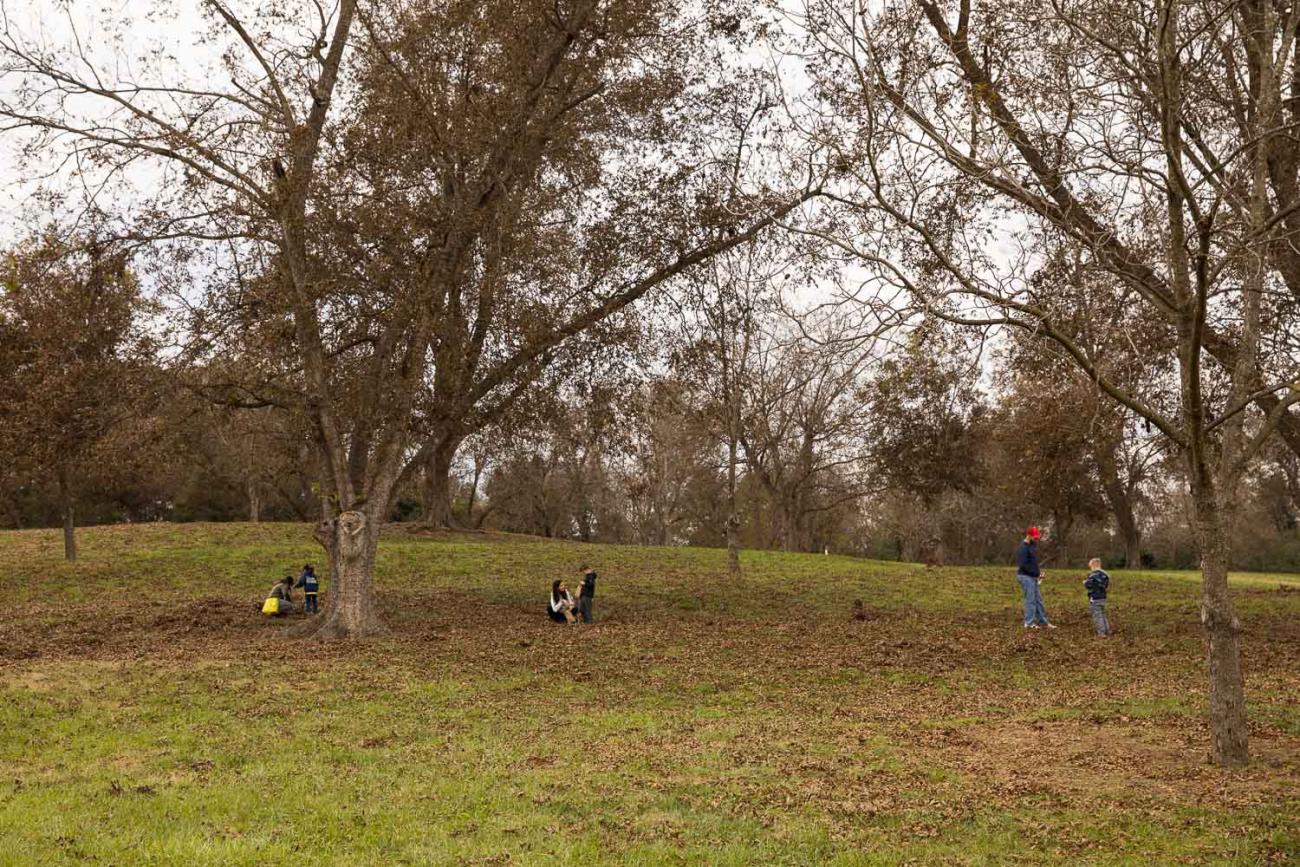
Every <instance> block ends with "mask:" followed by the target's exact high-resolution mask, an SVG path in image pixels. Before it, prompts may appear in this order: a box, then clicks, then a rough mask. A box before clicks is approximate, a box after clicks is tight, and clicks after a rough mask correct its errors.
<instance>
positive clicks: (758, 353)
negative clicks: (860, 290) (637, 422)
mask: <svg viewBox="0 0 1300 867" xmlns="http://www.w3.org/2000/svg"><path fill="white" fill-rule="evenodd" d="M802 327H804V328H805V329H807V332H812V334H813V337H812V339H805V338H803V337H802V336H798V335H797V334H789V335H788V336H786V337H784V338H778V337H774V336H770V335H769V336H767V337H766V338H765V340H764V341H763V343H762V344H761V345H760V346H758V347H756V349H755V351H754V366H753V374H752V376H751V377H750V381H749V383H748V385H747V387H748V389H749V396H748V398H747V399H746V408H747V415H746V418H745V428H744V436H743V438H742V440H741V446H742V448H743V450H744V454H745V462H746V466H747V469H748V472H749V474H750V475H751V476H752V477H753V478H754V479H755V480H756V481H757V482H758V483H759V484H760V485H761V486H762V488H763V490H764V491H765V492H766V493H767V495H768V496H769V497H770V498H771V501H772V505H773V511H774V514H775V518H776V521H775V527H774V530H775V533H776V540H777V544H779V545H780V547H781V548H782V549H784V550H787V551H809V550H814V549H815V548H816V546H817V542H818V541H819V539H818V538H816V537H817V535H818V534H817V533H815V531H814V525H815V521H814V519H815V518H816V516H817V515H819V514H824V513H827V512H830V511H832V510H835V509H838V508H840V507H842V506H845V505H848V504H851V503H854V502H855V501H857V500H859V499H861V498H862V497H863V496H865V495H866V494H867V493H868V492H869V491H870V489H871V480H870V479H869V478H868V477H867V475H866V474H865V472H864V470H865V462H864V461H863V458H864V457H865V446H864V440H863V429H864V419H863V417H862V415H861V413H860V412H859V406H860V403H861V401H862V398H863V388H864V385H865V382H866V375H865V374H866V371H867V370H868V369H869V368H870V367H871V365H872V364H873V363H874V362H875V361H876V360H877V353H878V351H879V348H880V347H879V344H878V342H877V336H876V335H874V334H866V335H864V334H862V333H860V332H858V331H857V330H850V331H848V333H847V334H845V333H844V332H842V331H839V330H837V329H838V328H839V327H840V326H837V325H835V324H826V325H823V326H821V327H819V328H816V329H815V330H814V326H812V325H811V324H809V323H804V324H803V326H802Z"/></svg>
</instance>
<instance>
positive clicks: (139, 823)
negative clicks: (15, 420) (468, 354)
mask: <svg viewBox="0 0 1300 867" xmlns="http://www.w3.org/2000/svg"><path fill="white" fill-rule="evenodd" d="M80 541H81V548H82V553H83V558H82V560H81V561H80V562H79V563H77V564H76V565H75V566H70V565H68V564H65V563H63V562H62V561H61V559H60V556H59V555H60V550H59V547H58V544H59V540H58V535H57V533H55V532H21V533H3V534H0V594H3V596H4V598H5V600H6V603H5V605H6V608H5V613H4V617H3V619H0V864H15V865H17V864H22V865H27V864H33V863H38V864H39V863H49V864H79V863H105V864H167V865H171V864H187V865H188V864H196V865H202V864H213V865H217V864H220V865H227V864H250V865H251V864H257V865H264V864H299V863H310V864H356V865H372V864H474V863H479V864H493V863H495V864H504V863H509V864H536V865H544V864H545V865H550V864H607V863H627V864H637V865H642V864H646V865H655V864H708V865H714V864H719V865H728V864H735V865H741V864H746V865H747V864H762V865H767V864H774V865H775V864H790V865H808V864H843V865H870V864H902V863H918V864H935V863H939V864H946V863H951V864H1005V863H1027V864H1029V863H1044V864H1046V863H1062V862H1072V863H1084V864H1153V863H1158V864H1164V863H1168V864H1176V863H1193V864H1200V863H1204V864H1209V863H1236V864H1261V863H1289V862H1291V861H1294V860H1296V859H1300V831H1298V830H1297V828H1300V791H1298V790H1297V785H1296V780H1297V779H1300V616H1297V615H1300V592H1296V590H1292V589H1289V588H1292V587H1297V586H1300V581H1298V580H1297V578H1296V576H1234V581H1233V583H1234V587H1235V588H1236V590H1235V602H1236V605H1237V607H1238V610H1239V613H1240V615H1241V618H1242V620H1243V624H1244V630H1245V631H1244V654H1245V664H1246V670H1247V678H1248V696H1247V697H1248V701H1249V703H1250V704H1249V710H1250V715H1251V725H1252V748H1253V753H1254V761H1253V763H1252V765H1251V766H1250V767H1249V768H1248V769H1246V770H1244V771H1237V772H1228V771H1222V770H1219V769H1217V768H1214V767H1212V766H1210V765H1208V764H1207V763H1206V761H1205V752H1206V745H1207V741H1208V738H1207V732H1206V730H1205V725H1204V722H1203V718H1202V717H1203V708H1204V678H1205V675H1204V672H1203V648H1202V643H1201V635H1200V627H1199V623H1198V614H1197V609H1198V596H1199V594H1198V588H1197V585H1196V583H1195V576H1192V575H1189V574H1181V573H1158V574H1157V573H1132V574H1126V573H1123V572H1118V573H1116V574H1115V578H1114V581H1113V584H1112V587H1113V591H1112V603H1111V611H1112V620H1113V622H1114V623H1115V624H1116V626H1117V627H1118V628H1119V630H1120V634H1119V635H1117V636H1116V637H1115V638H1113V639H1111V640H1108V641H1099V640H1096V639H1094V638H1092V637H1091V636H1090V634H1089V625H1088V620H1087V611H1086V602H1085V600H1084V599H1083V598H1082V595H1083V594H1082V588H1081V587H1080V586H1079V584H1080V582H1081V581H1082V578H1083V576H1082V574H1078V575H1075V574H1073V573H1072V572H1069V573H1067V572H1053V573H1052V574H1051V575H1050V576H1049V578H1048V581H1047V584H1046V588H1047V589H1046V596H1047V603H1048V607H1049V610H1050V611H1051V613H1052V614H1053V616H1054V618H1055V619H1056V621H1057V622H1058V623H1059V624H1061V626H1062V628H1061V629H1059V630H1058V631H1056V632H1054V633H1046V632H1043V633H1035V634H1026V633H1024V632H1023V631H1022V630H1020V629H1019V628H1018V623H1019V616H1018V610H1019V600H1018V598H1017V589H1016V586H1015V582H1014V579H1013V578H1012V577H1011V576H1010V574H1009V572H1008V570H1006V569H980V568H972V569H962V568H946V569H932V570H926V569H924V568H922V567H919V566H912V565H906V564H896V563H875V562H865V561H858V560H852V559H848V558H841V557H825V556H813V555H788V554H780V553H747V554H746V555H745V567H746V569H745V574H744V576H743V577H742V578H741V579H740V580H738V581H736V580H732V579H730V578H729V577H728V576H727V575H726V565H725V555H724V553H723V552H721V551H715V550H701V549H647V548H633V547H613V546H581V545H576V544H566V543H555V542H541V541H537V540H532V539H525V538H512V537H508V536H472V535H447V534H438V535H434V536H427V535H424V534H420V533H417V532H407V531H401V530H395V531H393V532H392V533H390V534H389V537H388V538H386V540H385V542H384V543H383V545H382V548H381V559H380V564H379V579H378V585H379V594H380V602H381V605H382V606H383V608H384V610H385V612H386V615H385V617H386V621H387V622H388V623H389V625H390V626H391V627H392V635H391V637H389V638H385V639H382V640H376V641H370V642H364V643H354V642H344V643H337V644H326V645H321V644H316V643H310V642H303V641H299V640H295V639H292V638H289V637H288V636H287V635H286V634H285V627H286V626H289V625H290V624H287V623H285V622H282V621H268V620H265V619H263V618H261V617H260V615H258V614H257V606H258V604H259V603H260V601H261V598H262V596H263V594H264V593H265V592H266V590H267V588H268V587H269V586H270V584H271V583H272V581H273V580H274V579H275V578H276V577H278V576H279V575H281V574H283V573H285V572H286V571H295V572H296V569H297V568H300V567H301V565H302V563H303V562H306V561H308V560H311V561H314V562H318V561H319V560H320V557H319V549H317V548H316V547H315V546H314V544H313V543H312V542H311V540H310V534H309V532H308V529H307V528H305V527H302V526H296V525H259V526H253V525H191V526H169V525H156V526H140V527H105V528H98V529H94V530H87V531H82V532H81V538H80ZM585 560H590V561H591V562H592V563H593V564H594V565H595V567H596V568H597V569H598V570H599V571H600V574H601V578H600V586H599V591H598V596H597V600H596V603H597V604H596V611H597V617H598V624H597V625H596V626H595V627H594V628H586V627H574V628H565V627H559V626H553V625H551V624H550V623H548V622H546V621H545V620H544V618H543V614H542V608H543V605H544V604H545V598H546V593H547V590H548V588H549V584H550V581H551V580H552V579H553V578H554V577H568V578H570V579H571V580H573V579H576V574H575V573H576V571H577V568H578V566H579V565H580V564H581V563H582V562H583V561H585ZM855 599H861V600H862V602H863V603H864V605H865V606H866V609H867V612H868V619H867V620H865V621H858V620H854V619H853V618H852V617H851V616H850V614H851V610H852V608H851V606H852V602H853V600H855Z"/></svg>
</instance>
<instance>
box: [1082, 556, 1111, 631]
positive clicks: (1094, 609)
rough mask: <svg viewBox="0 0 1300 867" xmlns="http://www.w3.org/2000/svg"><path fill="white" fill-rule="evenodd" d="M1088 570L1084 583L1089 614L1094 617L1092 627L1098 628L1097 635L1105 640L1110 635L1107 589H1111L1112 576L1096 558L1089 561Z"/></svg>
mask: <svg viewBox="0 0 1300 867" xmlns="http://www.w3.org/2000/svg"><path fill="white" fill-rule="evenodd" d="M1088 568H1089V569H1090V570H1091V571H1090V572H1089V573H1088V578H1087V580H1085V581H1084V582H1083V586H1084V587H1085V588H1086V589H1087V591H1088V613H1089V614H1091V615H1092V625H1093V626H1095V627H1097V634H1098V635H1100V636H1101V637H1102V638H1105V637H1106V636H1107V635H1110V621H1109V620H1107V619H1106V589H1107V588H1108V587H1110V576H1109V575H1107V574H1106V570H1105V569H1102V568H1101V560H1099V559H1097V558H1096V557H1093V558H1092V559H1091V560H1089V561H1088Z"/></svg>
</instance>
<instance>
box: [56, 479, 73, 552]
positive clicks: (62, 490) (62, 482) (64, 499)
mask: <svg viewBox="0 0 1300 867" xmlns="http://www.w3.org/2000/svg"><path fill="white" fill-rule="evenodd" d="M59 509H60V511H62V512H63V559H65V560H67V561H68V562H69V563H71V562H73V561H75V560H76V559H77V524H76V521H75V520H74V515H73V513H72V485H71V484H70V483H69V482H68V473H67V471H66V470H59Z"/></svg>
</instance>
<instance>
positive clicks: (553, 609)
mask: <svg viewBox="0 0 1300 867" xmlns="http://www.w3.org/2000/svg"><path fill="white" fill-rule="evenodd" d="M576 607H577V605H576V604H575V603H574V601H573V595H572V594H570V593H569V588H568V587H566V586H564V582H563V581H556V582H555V583H554V584H552V585H551V604H550V605H548V606H546V616H547V617H549V618H551V619H552V620H554V621H555V622H556V623H574V622H575V621H574V619H573V609H574V608H576Z"/></svg>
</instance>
